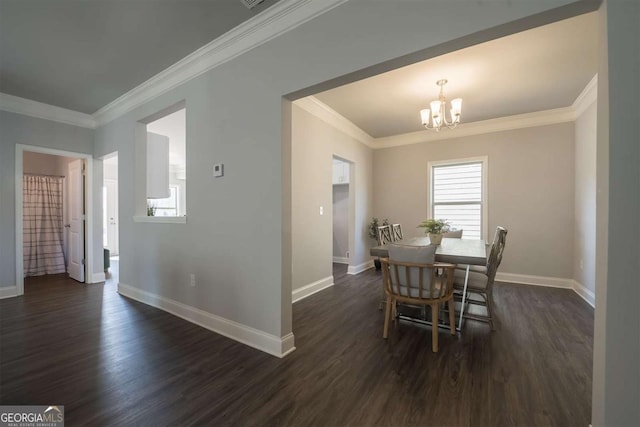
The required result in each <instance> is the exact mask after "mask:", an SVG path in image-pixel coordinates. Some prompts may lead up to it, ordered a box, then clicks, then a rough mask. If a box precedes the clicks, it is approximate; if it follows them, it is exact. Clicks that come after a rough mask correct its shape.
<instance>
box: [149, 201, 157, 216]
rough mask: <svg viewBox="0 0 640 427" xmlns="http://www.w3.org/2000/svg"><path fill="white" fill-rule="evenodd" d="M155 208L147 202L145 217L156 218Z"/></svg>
mask: <svg viewBox="0 0 640 427" xmlns="http://www.w3.org/2000/svg"><path fill="white" fill-rule="evenodd" d="M156 209H157V207H156V206H155V205H154V204H153V203H151V202H150V201H149V200H147V216H156Z"/></svg>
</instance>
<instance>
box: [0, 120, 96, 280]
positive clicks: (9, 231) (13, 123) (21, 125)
mask: <svg viewBox="0 0 640 427" xmlns="http://www.w3.org/2000/svg"><path fill="white" fill-rule="evenodd" d="M93 135H94V131H93V130H92V129H86V128H81V127H77V126H71V125H67V124H62V123H57V122H52V121H49V120H43V119H37V118H33V117H29V116H24V115H22V114H15V113H9V112H6V111H0V288H4V287H11V286H16V253H15V252H16V249H15V238H16V237H15V224H16V222H15V221H16V220H15V186H16V182H15V179H16V176H15V161H16V156H15V153H16V144H25V145H35V146H39V147H47V148H55V149H57V150H64V151H72V152H76V153H82V154H91V153H93ZM100 235H101V234H100ZM94 258H95V257H94ZM98 259H100V262H102V256H100V257H98ZM97 271H100V270H97Z"/></svg>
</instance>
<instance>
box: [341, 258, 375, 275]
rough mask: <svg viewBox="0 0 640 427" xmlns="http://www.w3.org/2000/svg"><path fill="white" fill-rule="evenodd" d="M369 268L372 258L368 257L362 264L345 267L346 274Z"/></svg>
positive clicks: (371, 265)
mask: <svg viewBox="0 0 640 427" xmlns="http://www.w3.org/2000/svg"><path fill="white" fill-rule="evenodd" d="M370 268H373V260H372V259H370V260H369V261H367V262H363V263H362V264H358V265H350V266H349V268H348V269H347V274H358V273H362V272H363V271H365V270H368V269H370Z"/></svg>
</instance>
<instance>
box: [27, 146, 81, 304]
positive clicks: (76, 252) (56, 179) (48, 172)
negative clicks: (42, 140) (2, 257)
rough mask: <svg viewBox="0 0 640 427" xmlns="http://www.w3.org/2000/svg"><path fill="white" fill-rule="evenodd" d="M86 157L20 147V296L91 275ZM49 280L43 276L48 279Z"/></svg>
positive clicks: (79, 280) (37, 148)
mask: <svg viewBox="0 0 640 427" xmlns="http://www.w3.org/2000/svg"><path fill="white" fill-rule="evenodd" d="M86 157H87V156H86V155H80V154H78V155H76V154H75V153H68V152H59V151H57V150H48V149H41V148H39V147H33V149H31V148H30V147H26V146H24V147H19V150H18V153H17V156H16V169H17V171H19V174H20V175H22V179H21V180H17V181H16V202H17V203H16V213H17V215H16V248H17V249H18V250H17V251H16V254H17V260H16V273H17V276H18V280H17V282H18V294H22V293H23V292H24V286H25V281H26V283H31V282H38V281H42V280H45V281H47V280H51V279H52V278H53V279H55V278H56V277H67V276H68V277H70V278H72V279H74V280H76V281H78V282H81V283H84V282H89V281H91V280H90V279H91V277H90V276H89V273H88V272H87V266H88V263H87V262H86V260H87V259H88V258H89V257H88V256H87V255H88V250H87V249H88V247H90V246H89V245H88V239H89V238H90V233H89V232H88V229H87V227H86V224H87V204H86V202H87V199H88V197H87V191H88V190H87V189H88V186H87V185H86V182H87V181H86V172H87V164H88V159H87V158H86ZM43 276H44V277H43Z"/></svg>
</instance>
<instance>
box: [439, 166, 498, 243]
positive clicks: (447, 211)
mask: <svg viewBox="0 0 640 427" xmlns="http://www.w3.org/2000/svg"><path fill="white" fill-rule="evenodd" d="M486 163H487V159H486V158H482V159H465V160H452V161H446V162H431V163H429V170H430V174H429V176H430V183H431V189H430V190H431V191H430V202H431V203H430V209H429V211H430V216H431V217H432V218H437V219H446V220H447V221H449V223H450V224H451V226H452V227H454V228H456V229H462V230H464V233H463V238H465V239H482V238H485V236H486V231H485V230H486V200H485V198H486Z"/></svg>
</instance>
